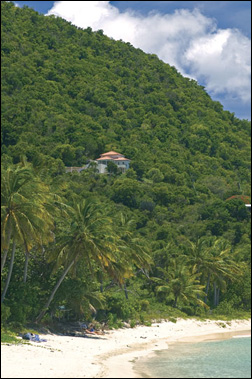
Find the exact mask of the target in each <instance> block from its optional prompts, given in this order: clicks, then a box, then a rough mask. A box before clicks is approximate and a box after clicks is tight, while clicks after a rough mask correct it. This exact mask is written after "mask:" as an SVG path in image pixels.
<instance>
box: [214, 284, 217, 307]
mask: <svg viewBox="0 0 252 379" xmlns="http://www.w3.org/2000/svg"><path fill="white" fill-rule="evenodd" d="M216 305H217V286H216V282H214V307H216Z"/></svg>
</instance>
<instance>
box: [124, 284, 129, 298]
mask: <svg viewBox="0 0 252 379" xmlns="http://www.w3.org/2000/svg"><path fill="white" fill-rule="evenodd" d="M123 288H124V294H125V297H126V299H127V300H128V298H129V296H128V290H127V287H126V283H124V286H123Z"/></svg>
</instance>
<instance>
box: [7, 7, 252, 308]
mask: <svg viewBox="0 0 252 379" xmlns="http://www.w3.org/2000/svg"><path fill="white" fill-rule="evenodd" d="M1 7H2V16H1V25H2V33H1V38H2V42H1V52H2V79H1V83H2V124H1V125H2V128H1V133H2V134H1V146H2V148H1V151H2V164H3V166H4V167H5V168H6V167H7V166H11V165H13V164H14V165H16V164H17V163H18V162H19V161H20V157H21V156H23V155H25V156H26V158H27V161H28V163H31V164H32V165H33V167H34V169H35V171H36V172H37V173H38V175H40V177H41V178H43V180H45V181H47V182H48V183H49V182H50V185H51V186H52V188H54V190H55V191H56V192H57V193H58V194H59V195H61V196H63V197H64V198H65V199H66V200H68V201H70V199H72V197H74V196H75V197H80V198H81V199H86V198H88V197H89V196H90V195H91V196H93V197H97V198H99V199H100V200H101V201H102V202H108V203H109V204H110V206H111V207H112V208H113V212H114V213H115V214H116V213H117V212H118V210H120V211H124V212H125V213H126V214H127V215H128V216H129V217H133V218H134V220H135V224H134V225H135V231H134V233H135V236H137V237H141V238H144V239H145V241H146V243H147V245H148V247H149V248H150V254H151V256H152V258H154V261H155V262H156V263H155V265H154V266H156V265H160V266H161V267H164V266H163V265H164V261H165V259H168V258H167V257H166V258H165V256H166V255H165V254H166V253H165V252H164V251H165V248H166V246H168V245H169V243H173V244H174V246H175V247H174V249H175V250H174V251H175V253H174V254H175V255H174V254H173V257H174V256H176V254H182V252H183V253H185V254H187V255H188V254H189V253H188V250H187V248H188V241H190V242H191V243H193V244H197V241H198V240H199V239H200V238H205V237H209V238H210V237H211V238H217V239H218V238H222V239H223V240H225V241H226V242H227V243H229V244H230V246H231V247H232V248H231V250H230V251H232V253H234V252H235V251H236V252H237V251H241V250H242V251H243V253H242V255H241V256H240V257H239V258H237V259H238V261H241V262H243V263H244V262H249V261H250V256H249V254H248V251H249V246H250V226H249V223H250V214H249V211H248V210H247V209H246V208H245V207H244V202H243V200H242V197H241V195H243V196H248V198H247V199H249V198H250V165H251V158H250V156H251V155H250V152H251V148H250V146H251V141H250V140H251V125H250V122H248V121H247V120H239V119H238V118H236V117H234V114H232V113H230V112H228V111H224V110H223V107H222V105H221V104H220V103H219V102H216V101H213V100H212V99H211V98H210V96H209V95H208V94H207V92H206V91H205V89H204V88H203V87H202V86H200V85H198V84H197V82H196V81H194V80H191V79H188V78H185V77H183V76H182V75H181V74H179V73H178V72H177V70H176V68H175V67H171V66H169V65H168V64H165V63H164V62H162V61H161V60H160V59H158V57H157V56H155V55H150V54H146V53H144V52H143V51H141V50H140V49H136V48H134V47H133V46H131V45H130V44H129V43H124V42H123V41H115V40H112V39H110V38H108V37H107V36H105V35H104V34H103V32H102V30H100V31H97V32H93V31H92V30H91V28H87V29H85V30H82V29H80V28H77V27H75V26H73V25H71V24H70V23H69V22H67V21H64V20H63V19H61V18H56V17H54V16H49V17H45V16H44V15H40V14H39V13H37V12H35V11H34V10H32V9H30V8H28V7H24V8H22V9H21V8H18V7H15V6H14V4H13V3H11V2H1ZM110 150H114V151H118V152H120V153H121V154H124V155H125V156H126V157H127V158H129V159H130V160H131V163H130V169H129V170H128V171H127V172H126V173H125V174H123V175H120V174H111V175H98V174H95V173H94V172H92V170H86V171H85V172H82V173H81V174H76V173H73V174H66V173H65V166H82V165H84V164H86V163H87V162H88V161H89V160H93V159H97V158H98V157H99V156H100V154H102V153H105V152H108V151H110ZM237 195H238V196H237ZM232 196H235V197H234V198H231V200H227V199H228V198H230V197H232ZM239 196H240V198H239ZM246 201H250V200H246ZM162 249H163V250H162ZM161 251H163V252H161ZM179 252H180V253H179ZM247 274H248V272H247V273H246V275H247ZM155 275H156V276H159V275H161V274H160V272H158V271H157V272H155ZM161 276H162V275H161ZM229 279H230V277H229ZM141 280H143V282H141V283H140V284H141V286H142V288H143V289H144V290H145V291H147V290H148V291H152V292H153V291H154V287H155V286H154V287H153V286H152V287H150V286H149V285H147V284H146V283H145V282H144V279H141ZM204 280H205V278H204ZM140 284H139V285H140ZM212 284H213V283H212ZM13 285H15V284H13ZM128 285H130V282H129V283H128ZM219 287H220V288H222V291H223V294H224V293H226V292H225V291H226V289H224V287H225V286H224V285H223V286H222V284H221V283H220V282H219ZM238 287H239V286H238ZM238 287H237V288H236V289H234V288H233V287H232V290H230V293H227V294H226V300H227V301H228V300H230V297H232V296H231V293H233V292H232V291H237V298H239V301H238V300H237V304H238V303H239V304H241V303H242V304H243V306H244V307H245V308H246V309H247V308H248V304H247V302H248V297H246V296H247V295H246V296H245V295H244V299H245V298H246V299H245V300H240V297H242V296H243V295H241V293H240V292H242V291H243V290H244V291H245V292H246V291H247V289H241V288H240V287H239V289H238ZM150 288H152V289H150ZM211 290H212V291H214V287H213V286H212V287H211ZM239 291H240V292H239ZM154 292H155V291H154ZM154 292H153V293H154ZM238 292H239V293H238ZM155 296H156V295H155ZM211 296H212V298H211V300H210V301H215V300H213V297H215V295H214V294H213V292H212V295H211ZM224 300H225V298H224ZM159 301H161V302H162V296H161V297H160V298H159ZM168 303H169V301H168ZM217 303H218V302H217ZM217 303H216V304H215V305H217ZM237 304H236V305H235V306H238V305H237Z"/></svg>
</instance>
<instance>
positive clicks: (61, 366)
mask: <svg viewBox="0 0 252 379" xmlns="http://www.w3.org/2000/svg"><path fill="white" fill-rule="evenodd" d="M223 325H225V328H223ZM250 330H251V322H250V320H243V321H241V320H234V321H232V322H225V321H212V320H206V321H198V320H195V319H190V320H183V319H179V320H178V321H177V322H176V323H172V322H168V321H163V322H161V323H159V324H153V325H152V326H150V327H148V326H138V327H135V328H133V329H131V328H129V329H126V328H125V329H119V330H113V331H107V332H106V334H105V335H102V336H90V337H88V338H84V337H65V336H58V335H50V334H48V335H40V337H41V338H45V339H47V342H41V343H35V342H30V343H29V344H20V345H6V344H2V345H1V358H2V359H1V378H140V377H141V376H140V374H137V373H136V372H134V371H133V369H132V366H133V362H135V361H136V360H137V359H138V358H139V357H143V356H146V355H148V354H151V353H152V351H154V350H162V349H167V347H168V346H169V344H170V343H173V342H175V341H177V340H179V341H182V342H184V343H186V342H189V341H197V340H199V339H201V340H202V339H206V338H208V339H209V338H216V337H217V338H229V337H231V336H232V333H233V334H234V333H235V334H239V333H240V334H244V333H246V334H250ZM210 335H211V336H210Z"/></svg>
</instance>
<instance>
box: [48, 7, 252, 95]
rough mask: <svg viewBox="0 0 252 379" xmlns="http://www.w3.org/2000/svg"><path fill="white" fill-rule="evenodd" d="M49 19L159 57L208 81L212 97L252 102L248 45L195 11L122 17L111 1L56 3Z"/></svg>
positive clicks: (243, 38)
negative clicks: (98, 32) (99, 32)
mask: <svg viewBox="0 0 252 379" xmlns="http://www.w3.org/2000/svg"><path fill="white" fill-rule="evenodd" d="M50 14H54V15H56V16H60V17H62V18H64V19H66V20H68V21H71V22H72V23H73V24H74V25H76V26H79V27H82V28H86V27H88V26H90V27H91V28H92V29H93V30H98V29H103V31H104V33H105V34H106V35H107V36H109V37H112V38H114V39H116V40H117V39H122V40H123V41H125V42H130V43H131V44H132V45H133V46H135V47H138V48H141V49H142V50H143V51H145V52H146V53H153V54H156V55H157V56H158V57H159V58H160V59H162V60H163V61H164V62H166V63H169V64H170V65H173V66H175V67H176V68H177V69H178V71H180V72H181V73H182V74H183V75H185V76H189V77H192V78H195V79H196V80H200V79H201V80H204V83H205V87H206V89H207V91H209V92H210V93H212V94H221V93H222V94H223V93H226V94H227V95H228V96H231V97H232V96H233V97H234V96H235V97H236V98H238V99H240V100H241V101H243V102H248V101H249V100H250V64H251V61H250V55H251V54H250V51H251V46H250V40H249V39H248V38H247V37H246V36H244V35H243V34H242V33H241V32H239V31H238V30H236V29H225V30H221V29H217V26H216V22H215V20H214V19H212V18H208V17H206V16H204V15H203V14H201V13H200V11H199V10H197V9H195V10H193V11H189V10H186V9H180V10H177V11H175V12H174V13H173V14H159V13H155V12H151V13H149V14H148V15H147V16H142V15H140V14H139V13H136V12H134V11H129V10H127V11H125V12H120V11H119V10H118V9H117V8H116V7H114V6H112V5H111V4H110V2H109V1H56V2H55V3H54V6H53V8H52V9H51V10H50V11H49V12H48V15H50Z"/></svg>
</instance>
